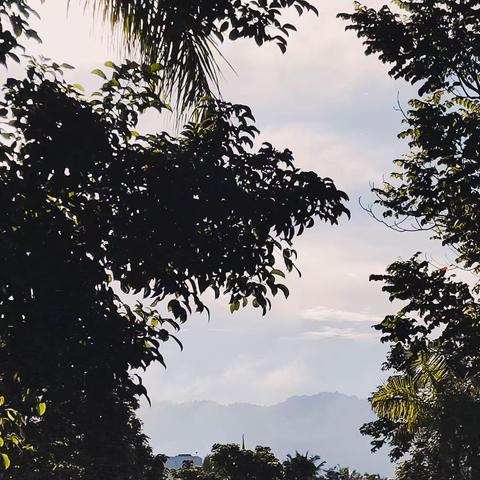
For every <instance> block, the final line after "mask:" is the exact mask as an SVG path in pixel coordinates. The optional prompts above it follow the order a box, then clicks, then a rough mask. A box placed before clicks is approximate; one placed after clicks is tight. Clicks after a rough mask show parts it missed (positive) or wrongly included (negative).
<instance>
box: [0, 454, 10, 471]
mask: <svg viewBox="0 0 480 480" xmlns="http://www.w3.org/2000/svg"><path fill="white" fill-rule="evenodd" d="M0 456H1V457H2V460H3V466H4V468H5V470H8V469H9V468H10V459H9V458H8V455H7V454H6V453H1V454H0Z"/></svg>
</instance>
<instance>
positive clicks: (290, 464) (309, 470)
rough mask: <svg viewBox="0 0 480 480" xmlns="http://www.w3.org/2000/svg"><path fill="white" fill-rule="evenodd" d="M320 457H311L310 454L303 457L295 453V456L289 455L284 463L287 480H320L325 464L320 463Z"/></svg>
mask: <svg viewBox="0 0 480 480" xmlns="http://www.w3.org/2000/svg"><path fill="white" fill-rule="evenodd" d="M319 460H320V457H319V456H317V455H314V456H309V455H308V452H307V453H305V455H302V454H300V453H298V452H295V456H292V455H287V460H285V461H284V462H283V469H284V474H285V480H313V479H315V478H319V477H318V475H319V472H320V470H321V468H322V467H323V465H325V462H321V463H319Z"/></svg>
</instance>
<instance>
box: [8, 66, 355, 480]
mask: <svg viewBox="0 0 480 480" xmlns="http://www.w3.org/2000/svg"><path fill="white" fill-rule="evenodd" d="M63 68H69V66H64V67H63ZM107 68H108V69H109V70H108V71H109V72H110V73H108V75H107V74H105V73H104V72H103V71H101V70H98V71H96V72H95V73H96V74H97V75H100V76H101V77H105V78H104V84H103V86H102V88H101V89H100V90H99V91H98V92H95V93H94V94H93V95H92V96H91V97H86V96H85V95H84V94H83V93H82V91H81V90H82V89H81V86H79V85H70V84H68V83H66V82H64V81H63V80H62V75H61V74H62V66H59V65H57V64H50V65H45V64H41V63H37V62H36V61H34V60H32V61H31V64H30V67H29V68H28V71H27V75H26V78H24V79H20V80H15V79H9V80H8V81H7V82H6V85H5V88H4V92H3V100H2V101H1V105H0V109H1V112H0V113H1V115H2V117H3V118H4V124H3V126H2V136H3V141H2V144H1V147H0V180H1V181H0V201H1V203H2V209H1V211H0V253H1V258H2V268H1V269H0V320H1V323H0V347H1V348H0V364H1V365H2V378H1V380H2V392H5V394H6V397H7V398H8V399H9V401H10V402H11V404H12V408H15V409H17V410H18V411H20V412H22V413H23V414H26V412H27V410H26V406H25V402H24V399H25V398H26V396H27V394H29V395H33V397H32V398H35V399H37V400H36V401H37V402H38V401H39V400H40V401H41V402H42V403H45V404H46V405H47V406H48V408H47V409H46V412H45V414H44V415H43V416H42V417H41V418H38V419H34V421H32V422H29V424H28V425H27V427H26V429H25V431H26V437H27V440H28V442H29V443H31V444H32V445H33V446H34V452H33V454H31V452H24V453H19V455H20V457H21V459H20V461H19V462H17V463H15V464H14V466H12V467H11V468H10V469H9V472H11V473H10V475H11V477H9V478H20V477H21V478H25V479H28V480H30V479H32V480H39V479H43V478H45V475H47V472H54V473H48V475H50V476H48V478H49V479H50V478H51V479H58V480H63V479H64V478H68V479H69V480H72V479H77V478H81V479H82V480H90V479H99V480H103V479H105V480H106V479H111V478H116V479H119V480H122V479H125V480H137V479H138V480H139V479H143V478H145V476H146V475H147V474H148V472H149V471H150V470H152V468H154V465H155V459H154V457H152V455H151V452H150V450H149V447H148V445H147V442H146V438H145V437H144V436H143V434H142V433H141V425H140V423H139V421H138V420H137V419H136V417H135V413H134V412H135V409H136V408H137V407H138V396H139V395H142V394H143V395H146V393H147V392H146V389H145V387H144V386H143V385H142V383H141V380H140V377H138V376H135V375H132V374H131V370H132V369H137V368H146V367H147V366H148V365H150V364H151V363H152V362H160V363H163V357H162V353H161V349H162V347H161V346H162V343H163V342H165V341H167V340H168V339H169V338H175V337H174V336H173V335H172V333H171V328H168V327H169V326H170V327H171V326H173V327H174V328H177V329H178V324H179V323H181V322H184V321H185V320H186V319H187V316H188V314H189V313H190V312H192V311H193V310H194V309H195V310H197V311H200V312H201V311H204V310H205V308H206V307H205V305H204V303H203V301H202V299H201V295H202V293H203V292H205V291H206V290H211V291H213V292H214V294H215V295H216V296H219V295H227V296H228V297H229V299H230V303H231V306H232V307H231V310H232V311H235V310H237V309H238V308H240V306H241V305H243V306H244V305H246V304H247V303H248V302H250V301H251V303H252V304H253V306H255V307H258V308H260V309H262V310H263V312H266V311H267V309H268V308H269V306H270V298H271V297H272V296H274V295H275V294H277V293H278V292H279V291H281V292H283V293H285V294H288V290H287V288H286V287H285V286H284V285H283V284H281V283H279V280H278V279H279V278H282V277H283V276H284V274H283V272H282V271H281V270H280V269H279V268H278V266H277V265H276V263H277V259H278V257H279V258H280V259H282V261H283V263H284V265H285V268H286V270H292V269H293V268H294V258H295V251H294V250H293V248H292V240H293V238H294V236H295V235H298V234H300V233H301V232H302V231H303V229H304V228H308V227H310V226H312V225H313V223H314V219H315V218H319V219H321V220H324V221H328V222H330V223H336V222H337V221H338V218H339V217H340V216H341V215H342V214H344V213H348V212H347V210H346V208H345V206H344V202H345V200H346V195H345V194H344V193H342V192H340V191H338V190H337V189H336V188H335V186H334V184H333V182H332V181H331V180H330V179H321V178H319V177H318V176H317V175H316V174H314V173H312V172H302V171H300V170H299V169H298V168H296V167H295V165H294V163H293V158H292V154H291V152H289V151H288V150H287V151H277V150H275V149H274V148H273V147H272V146H271V145H269V144H265V145H263V146H261V147H260V148H259V149H258V150H256V151H255V150H253V149H252V148H251V145H252V142H253V140H254V137H255V133H256V129H255V127H254V125H253V117H252V114H251V112H250V110H249V109H248V108H247V107H244V106H238V105H231V104H227V103H222V102H218V101H214V102H210V103H208V104H207V105H205V112H207V113H206V114H205V116H204V119H203V121H202V122H201V123H189V124H187V125H186V126H185V128H184V129H183V131H182V133H181V134H180V135H179V136H178V138H174V137H172V136H170V135H168V134H166V133H158V134H140V133H138V132H137V131H136V130H135V128H136V126H137V123H138V120H139V117H140V115H141V114H142V113H143V112H144V111H145V110H146V109H151V108H154V109H157V110H160V111H162V110H163V109H165V108H167V107H168V106H167V105H166V104H165V103H164V102H163V101H162V100H161V98H160V97H159V96H158V94H157V93H156V85H157V81H158V76H159V75H160V74H159V70H158V68H157V67H156V66H155V65H154V66H145V65H138V64H136V63H134V62H127V63H126V64H124V65H120V66H117V65H114V64H113V63H111V62H109V63H108V64H107ZM120 290H122V291H123V293H121V292H120ZM127 294H136V298H137V299H138V298H139V301H138V302H137V304H136V306H135V307H133V306H131V297H130V301H129V302H127V301H126V298H127V297H126V295H127ZM38 399H39V400H38ZM152 465H153V466H152Z"/></svg>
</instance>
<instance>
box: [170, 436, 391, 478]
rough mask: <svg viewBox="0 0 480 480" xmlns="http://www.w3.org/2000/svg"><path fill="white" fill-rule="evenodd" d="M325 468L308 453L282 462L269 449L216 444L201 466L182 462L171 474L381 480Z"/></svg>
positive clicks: (341, 469) (371, 476)
mask: <svg viewBox="0 0 480 480" xmlns="http://www.w3.org/2000/svg"><path fill="white" fill-rule="evenodd" d="M324 466H325V462H320V458H319V457H317V456H309V455H308V453H306V454H305V455H302V454H300V453H298V452H296V453H295V455H294V456H293V455H288V456H287V459H286V460H285V461H284V462H283V463H281V462H280V461H279V460H278V459H277V458H276V457H275V455H274V454H273V453H272V451H271V450H270V448H268V447H262V446H257V447H255V449H254V450H250V449H245V448H240V446H239V445H236V444H227V445H220V444H216V445H214V446H213V447H212V451H211V453H210V454H209V455H208V456H207V457H206V458H205V461H204V463H203V466H202V467H199V466H194V465H192V463H191V462H184V464H183V466H182V467H181V468H180V469H177V470H171V472H170V474H171V476H172V477H173V478H174V479H175V480H382V479H381V478H380V476H379V475H369V474H363V475H362V474H360V473H358V472H356V471H355V470H350V469H349V468H340V467H336V468H323V467H324Z"/></svg>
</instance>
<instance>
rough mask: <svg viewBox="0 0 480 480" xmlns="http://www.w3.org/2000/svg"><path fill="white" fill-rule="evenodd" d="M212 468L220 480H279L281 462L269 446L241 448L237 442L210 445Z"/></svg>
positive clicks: (281, 473)
mask: <svg viewBox="0 0 480 480" xmlns="http://www.w3.org/2000/svg"><path fill="white" fill-rule="evenodd" d="M210 461H211V465H212V470H213V472H215V473H216V474H217V475H218V476H219V477H220V478H221V479H222V480H281V479H282V478H283V468H282V464H281V463H280V462H279V461H278V459H277V458H276V457H275V455H274V454H273V453H272V451H271V450H270V448H268V447H262V446H257V447H255V450H249V449H241V448H240V446H239V445H237V444H227V445H220V444H216V445H214V446H213V447H212V453H211V455H210Z"/></svg>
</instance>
